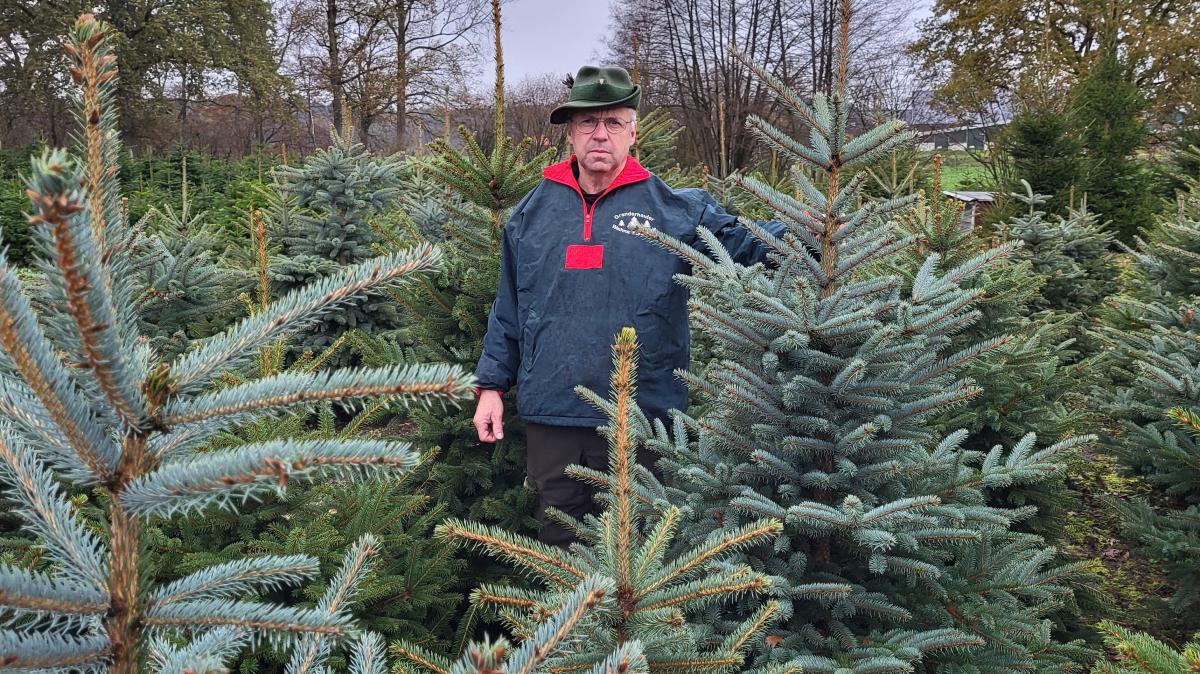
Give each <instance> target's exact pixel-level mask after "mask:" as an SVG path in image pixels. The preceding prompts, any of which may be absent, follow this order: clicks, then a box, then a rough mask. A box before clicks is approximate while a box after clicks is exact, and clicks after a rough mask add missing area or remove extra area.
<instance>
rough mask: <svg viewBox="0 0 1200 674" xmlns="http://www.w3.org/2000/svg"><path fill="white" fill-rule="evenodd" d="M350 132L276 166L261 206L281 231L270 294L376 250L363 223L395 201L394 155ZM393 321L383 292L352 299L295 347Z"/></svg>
mask: <svg viewBox="0 0 1200 674" xmlns="http://www.w3.org/2000/svg"><path fill="white" fill-rule="evenodd" d="M350 134H351V131H349V130H347V132H346V133H345V134H344V135H342V134H336V133H335V134H334V139H333V144H332V145H330V147H328V148H325V149H323V150H319V151H317V152H315V153H313V154H312V155H311V156H310V157H308V159H307V160H306V161H305V162H304V164H303V165H301V166H282V167H279V168H278V169H277V171H276V184H275V189H276V190H277V191H278V193H279V194H278V195H276V196H275V198H274V199H273V202H272V204H271V206H272V208H271V209H270V210H269V211H268V212H269V213H270V214H271V216H272V217H273V219H274V220H275V222H274V223H273V225H274V227H275V228H276V229H277V230H282V231H281V234H282V241H283V249H282V251H281V255H280V256H279V258H278V260H277V261H276V262H275V263H274V264H273V265H272V270H271V272H272V275H273V280H274V281H275V285H276V288H275V291H276V292H277V293H280V294H282V293H284V292H287V291H289V290H294V289H296V288H298V287H301V286H303V285H305V284H307V283H310V282H312V281H314V280H316V279H321V278H325V277H328V276H330V275H332V274H336V273H338V272H340V271H341V270H342V269H343V268H344V267H346V266H348V265H353V264H358V263H362V262H364V261H366V260H369V259H371V258H373V257H375V256H376V255H378V254H379V252H378V251H377V250H376V249H375V246H374V244H377V243H378V242H379V240H380V239H379V235H378V234H377V233H376V231H375V229H374V228H373V227H372V222H371V221H372V219H373V218H376V217H377V216H378V215H379V214H380V213H382V212H383V211H384V210H386V209H388V208H389V207H391V206H392V205H393V203H394V202H395V200H396V197H397V186H398V184H399V181H400V170H401V167H400V164H399V162H398V160H396V159H395V158H390V157H382V158H381V157H375V156H373V155H372V154H371V153H370V152H368V151H367V149H366V148H365V147H364V146H363V145H362V144H361V143H356V142H354V141H353V139H352V138H351V135H350ZM399 325H400V316H399V313H398V311H397V308H396V305H395V304H394V303H393V302H391V301H390V300H389V299H388V298H387V297H386V296H384V295H382V294H381V295H375V296H373V297H366V298H359V299H356V300H355V301H353V302H348V303H346V304H345V305H344V306H343V307H341V309H340V310H338V311H336V312H330V313H329V314H328V315H327V316H326V317H325V318H324V319H323V320H321V321H319V322H316V323H313V324H312V325H311V326H310V327H309V328H308V329H307V330H306V333H305V334H304V336H303V338H302V339H301V340H300V343H299V344H298V345H297V346H296V347H295V350H296V351H298V352H301V351H305V350H307V351H313V352H319V351H321V350H322V349H324V348H326V347H328V346H329V345H330V344H332V343H333V342H334V341H335V340H337V338H338V337H340V336H341V335H342V334H343V333H345V332H346V331H348V330H353V329H361V330H365V331H367V332H380V331H384V330H390V329H394V328H397V327H399ZM349 361H350V358H349V352H343V353H342V354H340V355H339V356H338V358H337V359H336V362H337V363H338V364H342V365H345V364H347V363H348V362H349Z"/></svg>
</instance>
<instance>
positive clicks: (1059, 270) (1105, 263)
mask: <svg viewBox="0 0 1200 674" xmlns="http://www.w3.org/2000/svg"><path fill="white" fill-rule="evenodd" d="M1021 185H1022V187H1023V188H1024V194H1021V193H1014V194H1013V195H1012V197H1013V198H1014V199H1015V200H1016V201H1017V202H1019V203H1020V204H1022V205H1023V206H1024V208H1025V212H1024V213H1022V214H1020V215H1017V216H1014V217H1013V218H1012V219H1011V220H1009V221H1007V222H1005V223H1003V224H1001V225H1000V226H999V230H1000V234H1001V236H1002V237H1003V238H1004V239H1005V240H1016V241H1021V242H1022V243H1023V244H1024V245H1023V246H1022V247H1021V249H1020V250H1019V252H1018V253H1017V257H1018V259H1025V260H1029V262H1030V264H1031V265H1033V269H1034V271H1036V272H1037V273H1038V274H1041V275H1042V276H1044V277H1045V279H1046V281H1045V285H1044V286H1043V287H1042V289H1041V298H1040V299H1039V301H1036V302H1035V303H1034V305H1033V306H1034V308H1036V309H1053V310H1055V311H1060V312H1080V311H1085V310H1088V309H1091V308H1093V307H1095V306H1096V305H1098V304H1099V303H1100V301H1101V300H1103V299H1104V298H1105V297H1108V296H1109V295H1111V294H1113V293H1114V292H1116V290H1117V284H1116V279H1117V266H1116V264H1115V263H1114V262H1113V261H1112V257H1111V256H1110V255H1109V253H1108V250H1109V247H1110V246H1111V245H1112V242H1113V235H1112V234H1111V233H1109V232H1106V231H1104V230H1103V229H1101V227H1100V223H1099V221H1098V219H1097V217H1096V215H1095V214H1093V213H1092V212H1090V211H1089V210H1088V207H1087V199H1086V198H1085V199H1081V201H1080V203H1079V205H1078V208H1071V210H1070V211H1069V212H1068V215H1067V217H1065V218H1062V217H1058V218H1047V217H1046V212H1045V211H1043V210H1040V209H1039V208H1038V207H1039V206H1041V205H1043V204H1045V203H1046V202H1047V200H1048V199H1049V197H1046V196H1044V195H1041V194H1036V193H1034V191H1033V188H1032V187H1030V185H1029V183H1028V182H1026V181H1025V180H1021Z"/></svg>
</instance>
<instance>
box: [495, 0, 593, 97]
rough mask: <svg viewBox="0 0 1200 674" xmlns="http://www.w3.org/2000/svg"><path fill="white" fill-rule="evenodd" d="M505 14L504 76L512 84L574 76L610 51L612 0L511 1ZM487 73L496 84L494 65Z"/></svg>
mask: <svg viewBox="0 0 1200 674" xmlns="http://www.w3.org/2000/svg"><path fill="white" fill-rule="evenodd" d="M502 12H503V19H504V28H503V30H502V31H501V34H500V35H501V38H502V39H503V41H504V73H505V74H504V77H505V80H506V82H507V83H508V84H510V85H514V84H516V83H518V82H520V81H521V80H523V79H525V77H526V76H529V75H540V74H542V73H554V74H555V75H559V76H561V75H565V74H567V73H574V72H575V71H576V70H578V69H579V66H581V65H584V64H585V63H595V61H596V58H598V57H599V56H600V55H601V54H603V53H604V52H606V51H607V49H604V41H605V34H606V33H607V32H608V29H609V14H608V0H509V1H508V2H506V3H505V4H504V7H503V10H502ZM488 52H489V54H490V52H491V49H489V50H488ZM483 71H484V72H485V73H486V75H485V78H486V81H487V82H488V84H491V82H492V79H493V78H492V76H491V65H489V64H487V63H485V64H484V65H483Z"/></svg>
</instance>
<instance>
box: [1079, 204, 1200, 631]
mask: <svg viewBox="0 0 1200 674" xmlns="http://www.w3.org/2000/svg"><path fill="white" fill-rule="evenodd" d="M1182 203H1186V201H1185V202H1182ZM1198 251H1200V219H1197V217H1196V214H1194V213H1193V212H1192V211H1191V210H1190V209H1188V208H1187V207H1186V206H1184V207H1181V208H1180V209H1179V214H1178V217H1177V218H1164V219H1162V220H1161V221H1160V222H1159V223H1158V224H1157V225H1156V226H1155V227H1154V228H1152V229H1151V230H1150V231H1148V232H1146V237H1145V238H1144V239H1140V240H1139V241H1138V248H1137V250H1135V251H1131V253H1132V256H1133V260H1134V261H1135V263H1136V264H1135V265H1134V267H1133V269H1131V275H1130V278H1129V280H1128V284H1127V288H1126V290H1125V291H1124V292H1123V293H1122V294H1121V295H1119V296H1117V297H1115V298H1113V300H1112V303H1111V304H1112V307H1111V308H1112V310H1111V311H1110V312H1109V313H1108V314H1107V315H1106V316H1105V318H1106V321H1107V324H1106V325H1105V326H1104V327H1103V328H1102V330H1101V331H1100V332H1099V336H1100V338H1101V339H1103V340H1104V342H1105V343H1106V345H1107V346H1108V347H1109V349H1110V355H1111V359H1110V361H1109V363H1108V364H1109V367H1108V368H1107V370H1106V371H1107V372H1108V373H1109V375H1110V376H1109V381H1108V382H1107V386H1105V387H1103V388H1100V389H1098V392H1097V398H1098V400H1099V401H1100V402H1101V410H1102V411H1103V412H1104V413H1106V414H1107V415H1108V416H1109V417H1110V418H1111V419H1113V420H1114V424H1113V425H1114V428H1113V431H1114V432H1113V433H1112V434H1111V435H1110V436H1109V437H1108V442H1107V444H1108V446H1109V447H1110V449H1111V450H1112V451H1113V452H1114V454H1115V455H1116V456H1117V457H1118V458H1119V459H1120V460H1121V461H1122V462H1123V463H1124V464H1125V465H1126V466H1127V467H1128V468H1130V469H1131V470H1133V471H1134V472H1136V473H1140V474H1142V475H1144V476H1145V478H1146V480H1147V481H1149V482H1150V483H1151V484H1152V485H1154V486H1156V487H1157V488H1158V492H1159V493H1158V495H1157V498H1156V504H1155V505H1154V506H1152V505H1151V504H1149V503H1145V502H1138V501H1132V502H1118V503H1117V505H1118V507H1119V508H1120V510H1121V511H1122V513H1123V514H1124V515H1125V516H1126V518H1127V522H1128V531H1129V533H1130V534H1131V535H1133V536H1134V537H1135V538H1136V539H1137V540H1138V541H1140V542H1141V543H1142V544H1143V545H1144V546H1145V549H1146V551H1147V552H1148V553H1149V554H1150V556H1151V557H1152V558H1154V559H1155V560H1157V561H1158V562H1159V563H1161V564H1163V565H1164V566H1165V568H1166V570H1167V571H1168V572H1169V574H1170V575H1171V577H1172V579H1173V580H1174V581H1175V582H1176V583H1177V584H1178V590H1177V592H1176V593H1175V595H1174V597H1173V598H1172V599H1171V605H1172V606H1173V607H1174V608H1175V609H1176V610H1177V611H1179V612H1180V613H1179V615H1178V617H1179V618H1181V619H1183V622H1182V626H1184V627H1191V628H1193V629H1194V628H1196V627H1200V625H1197V624H1196V622H1195V620H1194V618H1192V616H1194V611H1191V610H1190V609H1191V608H1192V607H1195V606H1196V605H1197V603H1198V602H1200V558H1198V556H1197V555H1196V554H1195V553H1194V551H1195V550H1196V549H1197V547H1198V546H1200V511H1198V509H1197V505H1196V504H1197V502H1198V501H1200V441H1198V439H1197V438H1198V437H1200V436H1198V434H1197V427H1198V426H1200V425H1197V424H1196V423H1195V420H1196V417H1195V415H1196V413H1197V411H1200V393H1198V392H1200V389H1198V388H1197V386H1196V383H1195V382H1196V367H1197V364H1200V342H1198V341H1197V339H1196V336H1197V329H1198V327H1200V326H1197V322H1196V320H1195V315H1196V310H1197V304H1196V294H1195V293H1194V290H1195V289H1196V288H1197V286H1196V282H1195V276H1196V275H1195V271H1194V270H1195V258H1196V255H1197V252H1198Z"/></svg>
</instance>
